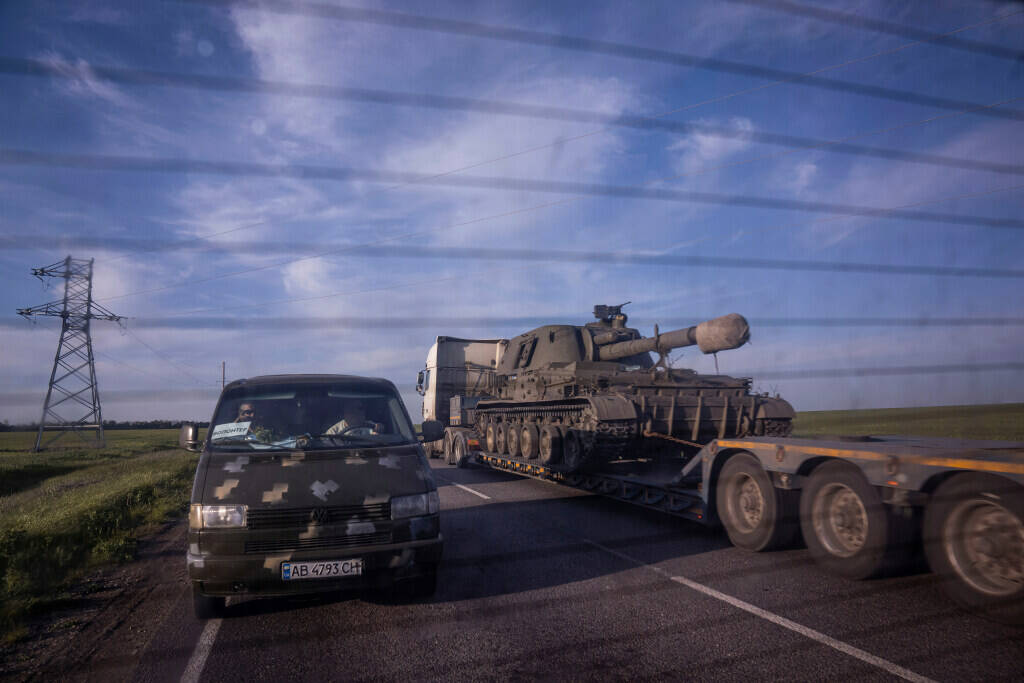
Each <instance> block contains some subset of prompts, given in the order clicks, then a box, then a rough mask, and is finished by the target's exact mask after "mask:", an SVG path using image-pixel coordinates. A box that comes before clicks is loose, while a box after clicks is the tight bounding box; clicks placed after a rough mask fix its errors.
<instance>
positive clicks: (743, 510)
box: [715, 453, 798, 552]
mask: <svg viewBox="0 0 1024 683" xmlns="http://www.w3.org/2000/svg"><path fill="white" fill-rule="evenodd" d="M715 507H716V509H717V511H718V518H719V519H720V520H721V521H722V524H723V525H724V526H725V531H726V533H727V534H728V535H729V540H730V541H732V544H733V545H734V546H736V547H737V548H742V549H744V550H750V551H752V552H761V551H762V550H771V549H773V548H778V547H781V546H785V545H790V544H792V542H793V541H794V540H795V537H796V532H797V530H798V527H797V524H796V520H795V519H794V517H795V516H796V515H795V512H796V505H795V504H794V498H793V494H792V492H790V491H781V490H779V489H777V488H775V487H774V486H773V485H772V481H771V479H770V478H769V476H768V474H767V473H766V472H765V471H764V468H763V467H761V463H760V462H758V461H757V458H755V457H754V456H752V455H750V454H749V453H737V454H736V455H734V456H732V457H731V458H729V459H728V460H726V462H725V465H724V466H723V467H722V471H721V472H720V473H719V474H718V482H717V483H716V485H715Z"/></svg>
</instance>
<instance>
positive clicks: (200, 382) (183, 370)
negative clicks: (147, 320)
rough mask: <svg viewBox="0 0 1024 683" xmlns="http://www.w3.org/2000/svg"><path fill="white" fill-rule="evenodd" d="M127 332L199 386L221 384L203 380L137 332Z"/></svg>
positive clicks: (127, 330) (126, 330)
mask: <svg viewBox="0 0 1024 683" xmlns="http://www.w3.org/2000/svg"><path fill="white" fill-rule="evenodd" d="M125 332H126V333H127V334H128V336H129V337H131V338H132V339H134V340H135V341H137V342H139V343H140V344H142V345H143V346H145V347H146V348H147V349H149V350H150V351H152V352H153V354H154V355H155V356H156V357H157V358H160V359H161V360H163V361H164V362H166V363H168V364H169V365H171V366H173V367H174V368H175V369H177V370H178V372H181V373H184V374H185V375H186V376H187V377H189V378H191V379H192V380H193V381H194V382H195V383H196V384H198V385H199V386H207V385H210V384H220V382H213V383H211V382H204V381H203V380H201V379H199V378H198V377H196V376H195V375H193V374H192V373H191V372H189V370H188V368H186V367H185V366H183V365H182V364H181V363H178V362H176V361H173V360H171V358H170V357H168V356H167V355H166V354H164V353H163V352H162V351H158V350H157V349H155V348H153V347H152V346H150V345H149V344H147V343H146V342H145V341H144V340H143V339H142V338H141V337H139V336H138V335H137V334H135V333H134V332H132V331H131V330H129V329H125Z"/></svg>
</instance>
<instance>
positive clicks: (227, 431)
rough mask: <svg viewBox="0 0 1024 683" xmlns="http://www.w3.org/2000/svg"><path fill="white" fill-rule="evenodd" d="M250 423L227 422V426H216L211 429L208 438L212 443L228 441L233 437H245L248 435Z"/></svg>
mask: <svg viewBox="0 0 1024 683" xmlns="http://www.w3.org/2000/svg"><path fill="white" fill-rule="evenodd" d="M251 424H252V422H228V423H227V424H222V425H217V426H216V427H214V428H213V435H212V436H211V437H210V439H211V440H212V441H216V440H217V439H230V438H231V437H233V436H245V435H246V434H248V433H249V425H251Z"/></svg>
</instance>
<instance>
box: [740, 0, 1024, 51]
mask: <svg viewBox="0 0 1024 683" xmlns="http://www.w3.org/2000/svg"><path fill="white" fill-rule="evenodd" d="M727 2H733V3H737V4H740V5H751V6H754V7H758V8H760V9H766V10H770V11H773V12H784V13H786V14H791V15H796V16H803V17H808V18H810V19H815V20H817V21H822V22H827V23H830V24H839V25H841V26H844V27H847V28H856V29H860V30H864V31H872V32H875V33H885V34H888V35H892V36H899V37H901V38H911V39H913V40H918V41H921V42H926V43H935V44H936V45H942V46H943V47H948V48H952V49H954V50H964V51H967V52H975V53H978V54H983V55H988V56H990V57H999V58H1002V59H1012V60H1014V61H1018V62H1019V61H1021V60H1024V52H1021V51H1020V50H1017V49H1015V48H1009V47H1003V46H1002V45H994V44H992V43H983V42H980V41H976V40H969V39H965V38H957V37H954V36H953V35H951V34H952V33H959V32H960V31H962V30H965V29H958V30H956V31H952V32H949V33H942V34H936V33H931V32H929V31H925V30H923V29H919V28H916V27H914V26H906V25H905V24H897V23H893V22H889V21H883V20H881V19H872V18H869V17H865V16H861V15H859V14H853V13H850V12H839V11H837V10H833V9H828V8H826V7H818V6H815V5H802V4H798V3H795V2H788V1H787V0H727ZM1022 11H1024V10H1017V11H1015V12H1009V13H1007V14H1003V15H1000V16H999V17H997V18H996V19H1005V18H1006V17H1011V16H1015V15H1017V14H1020V13H1021V12H1022Z"/></svg>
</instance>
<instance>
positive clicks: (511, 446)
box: [505, 422, 520, 458]
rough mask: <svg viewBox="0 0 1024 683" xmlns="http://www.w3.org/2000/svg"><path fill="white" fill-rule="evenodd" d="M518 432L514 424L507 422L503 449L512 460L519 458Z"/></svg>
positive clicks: (516, 425) (517, 427)
mask: <svg viewBox="0 0 1024 683" xmlns="http://www.w3.org/2000/svg"><path fill="white" fill-rule="evenodd" d="M519 430H520V427H519V425H518V424H516V423H515V422H509V423H508V425H507V427H506V428H505V448H506V449H507V450H508V454H509V455H511V456H512V457H513V458H518V457H519Z"/></svg>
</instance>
